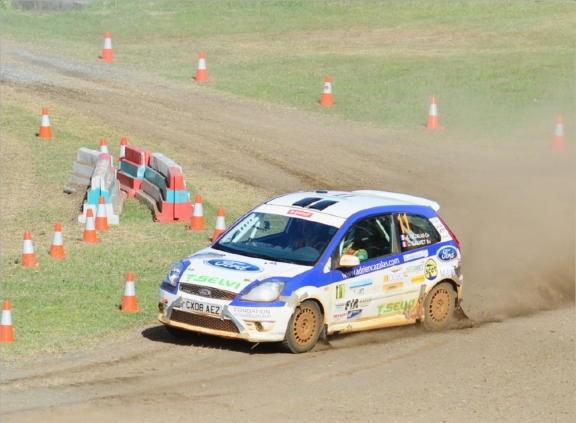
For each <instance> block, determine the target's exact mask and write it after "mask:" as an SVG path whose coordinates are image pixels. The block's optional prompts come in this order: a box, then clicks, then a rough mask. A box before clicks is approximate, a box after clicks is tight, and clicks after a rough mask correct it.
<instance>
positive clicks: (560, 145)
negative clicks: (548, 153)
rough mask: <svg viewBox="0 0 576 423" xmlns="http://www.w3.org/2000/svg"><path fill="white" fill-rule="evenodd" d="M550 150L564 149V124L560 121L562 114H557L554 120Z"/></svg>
mask: <svg viewBox="0 0 576 423" xmlns="http://www.w3.org/2000/svg"><path fill="white" fill-rule="evenodd" d="M552 150H564V124H563V123H562V116H558V120H557V121H556V131H554V140H553V141H552Z"/></svg>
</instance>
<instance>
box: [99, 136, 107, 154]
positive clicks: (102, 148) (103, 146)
mask: <svg viewBox="0 0 576 423" xmlns="http://www.w3.org/2000/svg"><path fill="white" fill-rule="evenodd" d="M100 153H108V144H106V138H100Z"/></svg>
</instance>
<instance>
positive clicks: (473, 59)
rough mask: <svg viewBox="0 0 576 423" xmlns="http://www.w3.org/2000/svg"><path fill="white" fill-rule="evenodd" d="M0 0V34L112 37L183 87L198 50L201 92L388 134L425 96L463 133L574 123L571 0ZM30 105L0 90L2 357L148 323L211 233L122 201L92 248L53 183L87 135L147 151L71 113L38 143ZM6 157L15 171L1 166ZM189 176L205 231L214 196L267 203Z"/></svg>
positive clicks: (251, 193) (419, 116)
mask: <svg viewBox="0 0 576 423" xmlns="http://www.w3.org/2000/svg"><path fill="white" fill-rule="evenodd" d="M0 5H1V6H2V9H1V12H2V39H3V41H4V42H10V43H15V44H16V45H18V44H20V45H24V46H28V47H33V48H35V49H41V50H42V51H43V52H44V53H45V54H55V55H62V56H67V57H71V58H75V59H79V60H85V61H94V60H95V58H96V57H97V56H98V55H100V54H101V49H102V44H103V35H104V32H105V31H106V30H110V31H111V32H112V37H113V46H114V54H115V56H116V57H117V58H118V59H119V60H120V61H119V62H118V64H116V65H117V66H121V67H127V68H133V69H136V70H138V71H141V72H145V73H147V74H149V75H150V76H152V77H153V78H156V80H158V81H169V82H170V83H171V84H179V83H181V84H189V83H190V77H191V76H192V75H193V74H194V72H195V69H196V66H197V57H198V52H199V51H200V50H203V51H204V52H205V53H206V59H207V63H208V71H209V75H210V77H211V78H212V79H213V82H212V83H211V84H209V85H208V89H213V90H221V91H225V92H229V93H232V94H236V95H239V96H245V97H249V98H253V99H257V100H262V101H266V102H271V103H276V104H281V105H285V106H290V107H295V108H298V109H301V110H306V111H310V112H313V113H327V114H335V115H338V116H341V117H342V118H344V119H352V120H359V121H367V122H373V123H375V124H378V125H384V126H388V127H390V128H394V129H399V130H410V129H411V128H414V127H415V126H417V125H419V124H422V123H424V122H425V118H426V113H427V107H428V103H429V100H430V97H431V96H432V95H435V96H437V98H438V103H439V110H440V120H441V123H442V124H443V125H446V126H448V127H450V128H451V129H452V130H453V131H462V132H467V133H473V134H475V138H476V139H482V138H483V137H490V136H492V135H494V134H498V135H502V134H507V133H508V129H509V128H510V126H513V127H514V128H519V127H525V128H531V127H532V126H531V125H533V122H534V121H538V120H544V121H550V122H552V123H551V124H550V131H551V130H552V129H553V128H552V125H553V123H554V119H555V117H556V116H557V115H560V114H562V115H565V116H573V115H574V75H575V73H574V61H575V53H574V50H575V38H574V33H575V31H574V26H575V23H574V22H575V20H574V7H575V6H574V3H569V2H566V3H557V2H554V3H548V2H541V3H521V2H517V3H516V2H513V3H493V2H478V3H474V2H467V3H458V2H428V3H426V2H371V1H370V2H360V1H358V2H252V1H249V2H242V1H239V2H174V1H160V2H124V1H121V2H108V3H99V2H95V3H91V4H90V5H89V6H88V7H87V8H86V9H85V10H82V11H68V12H50V13H34V12H23V11H20V10H14V9H12V8H11V7H10V3H9V2H1V3H0ZM327 74H330V75H331V76H332V81H333V90H334V98H335V102H336V103H337V106H336V107H334V108H330V109H320V108H318V107H317V106H316V105H315V103H316V102H317V101H318V100H319V98H320V94H321V91H322V86H323V79H324V76H325V75H327ZM42 106H48V107H49V108H50V106H51V105H50V104H39V103H38V101H37V100H36V99H34V98H31V97H28V96H27V95H26V94H25V92H22V91H16V90H14V89H12V88H9V87H3V92H2V199H3V201H2V220H1V224H2V229H1V231H2V232H1V233H2V251H1V261H2V298H3V299H10V300H11V302H12V308H13V312H12V319H13V321H14V322H18V327H17V329H15V331H16V338H17V339H18V341H17V342H16V343H14V344H11V345H4V346H3V349H2V360H12V359H15V358H18V357H23V356H27V355H33V354H38V353H42V352H46V351H59V350H61V349H62V348H66V347H68V346H78V345H87V344H90V343H92V342H94V341H95V340H96V339H98V338H100V337H102V336H105V335H106V334H113V333H116V332H117V331H121V330H129V329H131V328H134V327H137V326H139V325H142V324H144V323H150V322H152V321H153V317H154V315H155V312H154V309H155V303H156V293H157V288H158V284H159V282H160V280H161V279H162V278H163V277H164V273H165V272H166V271H167V269H168V267H169V265H170V263H171V262H172V261H174V260H177V259H179V258H181V257H183V256H185V255H186V254H188V253H191V252H193V251H195V250H197V249H199V248H201V247H203V246H204V245H206V243H207V241H208V239H209V238H210V236H211V231H210V230H209V231H207V232H205V233H191V232H189V231H186V230H185V228H186V225H184V224H175V225H159V224H154V223H152V221H151V217H150V212H149V211H148V209H147V208H145V207H144V206H142V205H140V204H139V203H138V202H136V201H128V202H127V204H126V207H125V212H124V214H123V215H122V223H121V225H120V226H119V227H113V228H111V230H110V232H109V233H107V234H103V235H102V236H101V243H100V244H98V245H97V246H89V245H85V244H84V243H82V242H81V238H82V230H83V228H81V225H79V224H78V223H76V222H75V218H76V216H77V214H78V210H77V200H74V199H72V198H69V197H66V196H64V194H62V193H61V192H62V187H63V186H64V185H65V184H66V182H67V178H68V174H69V173H70V171H71V168H72V162H73V160H74V158H75V155H76V150H77V149H78V148H79V147H91V148H97V145H98V144H97V143H98V139H99V138H100V137H102V136H104V137H107V138H108V139H109V140H111V141H114V142H117V140H116V139H115V137H116V136H117V134H118V133H123V134H124V135H126V136H127V137H128V139H129V140H130V143H131V144H136V145H139V146H141V147H144V148H148V149H150V150H156V149H155V146H154V142H153V140H150V139H144V138H139V137H138V136H137V135H135V134H130V133H124V129H123V128H111V127H110V126H109V125H106V124H105V123H104V122H100V121H97V120H94V119H92V118H91V117H88V116H83V115H80V114H78V113H76V112H75V111H74V110H67V111H61V113H60V114H59V115H60V116H66V117H65V118H64V117H62V118H60V120H59V121H53V122H52V124H53V125H57V127H58V129H59V139H58V140H57V141H55V142H53V143H43V142H39V141H38V139H37V138H35V137H33V136H32V135H31V134H32V133H33V132H32V131H37V130H38V124H39V116H38V112H39V110H40V107H42ZM86 140H93V145H87V141H86ZM162 152H163V153H164V154H166V155H167V156H169V157H170V156H172V157H175V158H176V152H174V151H162ZM14 163H16V164H17V165H18V167H19V169H21V170H22V172H16V173H15V172H14V171H13V170H14V169H13V168H12V167H10V166H13V165H14ZM22 175H25V176H22ZM186 176H188V177H189V178H192V181H193V182H192V184H191V186H189V188H190V192H191V193H194V192H196V190H197V189H199V188H202V189H203V192H209V193H210V194H212V195H208V196H206V197H205V203H204V207H205V215H206V225H207V227H208V228H209V229H212V228H213V223H214V219H215V209H216V207H217V206H224V207H225V208H226V211H227V213H226V218H227V223H230V222H232V220H233V219H235V218H237V217H238V216H239V215H240V213H242V212H243V211H245V209H246V208H247V207H249V206H250V205H253V204H256V203H258V202H259V201H261V200H263V199H264V198H265V196H266V193H262V192H257V191H255V190H253V189H249V188H248V187H245V186H241V185H239V184H233V183H230V182H228V181H216V180H203V179H202V178H201V175H186ZM224 182H225V183H224ZM200 185H201V187H200ZM238 192H240V193H241V194H240V195H234V196H233V195H231V194H232V193H238ZM46 193H49V195H46ZM239 198H240V200H238V199H239ZM6 199H9V200H6ZM62 216H66V219H65V220H63V219H62ZM56 221H62V222H61V223H62V225H63V231H64V241H65V249H66V255H67V258H66V260H65V261H63V262H57V261H54V260H52V259H51V258H50V257H49V255H48V249H49V246H50V242H51V239H52V229H53V225H54V223H55V222H56ZM24 229H29V230H31V231H32V236H33V242H34V247H35V251H36V258H37V260H38V262H39V267H38V268H37V269H34V270H33V269H25V268H22V267H21V266H20V264H19V260H20V254H21V247H22V232H23V230H24ZM127 271H133V272H134V273H135V278H136V290H137V295H138V301H139V304H140V306H141V307H142V308H145V309H146V311H145V312H143V313H139V314H124V313H119V312H118V311H117V306H118V305H119V304H120V302H121V300H122V294H123V290H124V283H125V274H126V272H127Z"/></svg>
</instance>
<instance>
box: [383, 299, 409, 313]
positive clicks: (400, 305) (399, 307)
mask: <svg viewBox="0 0 576 423" xmlns="http://www.w3.org/2000/svg"><path fill="white" fill-rule="evenodd" d="M414 303H415V300H410V301H397V302H395V303H388V304H378V305H377V306H376V308H377V309H378V316H381V315H383V314H389V313H394V312H396V311H404V310H408V309H411V308H413V307H414Z"/></svg>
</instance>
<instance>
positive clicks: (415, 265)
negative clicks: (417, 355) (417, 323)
mask: <svg viewBox="0 0 576 423" xmlns="http://www.w3.org/2000/svg"><path fill="white" fill-rule="evenodd" d="M394 223H395V226H396V234H397V235H398V244H399V246H400V251H401V256H402V263H403V265H404V269H405V270H404V271H405V276H406V279H405V284H404V293H403V299H402V302H403V304H404V309H403V313H404V314H405V316H406V317H408V318H421V317H422V316H420V315H419V313H420V312H421V305H422V303H423V301H424V295H425V293H426V292H427V291H428V289H427V288H428V286H429V285H430V284H431V283H433V282H434V281H435V280H436V278H437V277H438V264H437V261H436V258H435V251H433V249H434V244H437V243H438V242H439V241H440V239H441V237H440V234H439V233H438V231H437V230H436V229H435V228H434V226H433V225H432V224H431V223H430V221H429V220H428V218H426V217H425V216H422V215H418V214H412V213H395V214H394Z"/></svg>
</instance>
